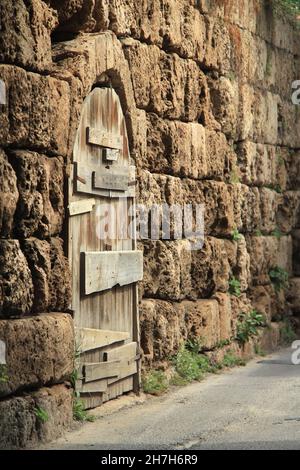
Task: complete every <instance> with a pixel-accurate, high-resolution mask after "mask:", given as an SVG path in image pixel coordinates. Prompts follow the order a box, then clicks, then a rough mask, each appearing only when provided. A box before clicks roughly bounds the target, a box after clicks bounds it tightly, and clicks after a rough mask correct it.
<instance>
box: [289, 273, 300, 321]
mask: <svg viewBox="0 0 300 470" xmlns="http://www.w3.org/2000/svg"><path fill="white" fill-rule="evenodd" d="M288 300H289V303H290V305H291V308H292V311H293V313H295V314H299V313H300V277H294V278H292V279H291V280H290V288H289V293H288Z"/></svg>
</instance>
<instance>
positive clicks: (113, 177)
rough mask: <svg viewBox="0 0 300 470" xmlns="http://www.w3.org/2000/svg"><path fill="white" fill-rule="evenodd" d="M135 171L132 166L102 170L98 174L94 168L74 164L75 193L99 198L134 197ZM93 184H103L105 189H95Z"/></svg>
mask: <svg viewBox="0 0 300 470" xmlns="http://www.w3.org/2000/svg"><path fill="white" fill-rule="evenodd" d="M135 171H136V170H135V167H133V166H130V167H127V168H124V167H121V166H117V167H115V168H114V169H113V170H108V169H102V171H101V173H98V171H97V167H95V166H89V165H85V164H82V163H75V191H76V192H78V193H83V194H88V195H93V196H99V197H101V196H102V197H109V198H114V197H123V198H125V197H126V198H128V197H134V194H135V178H136V175H135ZM101 178H102V179H101ZM125 182H126V186H125ZM95 184H104V186H105V188H106V189H105V188H99V187H95ZM109 186H111V187H109Z"/></svg>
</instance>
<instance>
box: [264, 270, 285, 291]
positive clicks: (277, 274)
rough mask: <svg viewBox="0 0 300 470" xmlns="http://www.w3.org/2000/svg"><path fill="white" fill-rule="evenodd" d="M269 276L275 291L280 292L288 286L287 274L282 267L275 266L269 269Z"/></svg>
mask: <svg viewBox="0 0 300 470" xmlns="http://www.w3.org/2000/svg"><path fill="white" fill-rule="evenodd" d="M269 277H270V280H271V282H272V284H273V286H274V289H275V291H276V292H280V291H281V290H283V289H285V288H286V287H288V283H289V274H288V272H287V271H285V270H284V269H283V268H280V267H279V266H275V267H274V268H272V269H271V270H270V272H269Z"/></svg>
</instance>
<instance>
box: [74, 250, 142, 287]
mask: <svg viewBox="0 0 300 470" xmlns="http://www.w3.org/2000/svg"><path fill="white" fill-rule="evenodd" d="M83 263H84V293H85V294H86V295H89V294H93V293H94V292H101V291H104V290H107V289H111V288H112V287H115V286H117V285H119V286H124V285H127V284H132V283H134V282H137V281H140V280H142V279H143V253H142V252H141V251H118V252H117V251H111V252H98V253H96V252H90V253H83Z"/></svg>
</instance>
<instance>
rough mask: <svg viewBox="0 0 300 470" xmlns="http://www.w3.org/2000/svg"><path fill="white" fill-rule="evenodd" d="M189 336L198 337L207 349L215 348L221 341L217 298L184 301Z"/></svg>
mask: <svg viewBox="0 0 300 470" xmlns="http://www.w3.org/2000/svg"><path fill="white" fill-rule="evenodd" d="M181 305H182V307H183V309H184V318H185V324H186V330H187V337H188V338H190V339H198V340H200V341H201V345H202V347H203V348H204V349H206V350H211V349H213V348H214V347H215V346H216V345H217V344H218V343H219V342H220V313H219V304H218V302H217V301H216V300H198V301H197V302H189V301H185V302H182V304H181Z"/></svg>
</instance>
